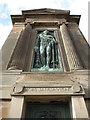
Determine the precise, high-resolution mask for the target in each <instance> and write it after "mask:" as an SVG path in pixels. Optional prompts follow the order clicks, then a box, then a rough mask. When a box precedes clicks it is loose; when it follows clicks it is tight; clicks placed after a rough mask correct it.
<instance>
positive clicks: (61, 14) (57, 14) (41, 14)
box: [11, 8, 81, 24]
mask: <svg viewBox="0 0 90 120" xmlns="http://www.w3.org/2000/svg"><path fill="white" fill-rule="evenodd" d="M48 16H49V19H50V18H53V19H54V18H59V19H60V18H62V19H66V20H67V22H75V23H77V24H79V20H80V17H81V15H70V11H69V10H56V9H48V8H43V9H34V10H23V11H22V15H11V19H12V23H13V24H14V23H15V22H25V21H26V18H32V19H34V20H35V18H36V21H37V20H38V19H39V18H48Z"/></svg>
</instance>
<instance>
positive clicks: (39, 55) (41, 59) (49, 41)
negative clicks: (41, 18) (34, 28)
mask: <svg viewBox="0 0 90 120" xmlns="http://www.w3.org/2000/svg"><path fill="white" fill-rule="evenodd" d="M34 50H35V51H34V61H33V68H37V69H40V70H42V71H43V70H45V71H49V70H50V69H58V68H59V67H60V64H59V57H58V43H57V41H56V38H55V36H54V31H53V32H51V31H49V30H44V31H42V32H39V33H38V35H37V39H36V43H35V47H34Z"/></svg>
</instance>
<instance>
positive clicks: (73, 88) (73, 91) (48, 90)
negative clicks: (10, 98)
mask: <svg viewBox="0 0 90 120" xmlns="http://www.w3.org/2000/svg"><path fill="white" fill-rule="evenodd" d="M80 94H81V95H84V94H85V92H84V89H83V87H82V86H81V85H67V86H66V85H61V86H56V87H55V86H54V87H31V86H23V85H16V86H15V87H14V89H13V93H12V95H80Z"/></svg>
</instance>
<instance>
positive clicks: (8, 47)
mask: <svg viewBox="0 0 90 120" xmlns="http://www.w3.org/2000/svg"><path fill="white" fill-rule="evenodd" d="M23 28H24V25H23V23H15V24H14V26H13V28H12V30H11V32H10V34H9V35H8V37H7V39H6V41H5V43H4V45H3V47H2V49H1V52H2V65H1V66H2V70H3V71H5V70H6V69H7V66H8V63H9V61H10V58H11V56H12V54H13V51H14V49H15V46H16V44H17V42H18V39H19V36H20V34H21V31H22V30H23ZM0 64H1V62H0Z"/></svg>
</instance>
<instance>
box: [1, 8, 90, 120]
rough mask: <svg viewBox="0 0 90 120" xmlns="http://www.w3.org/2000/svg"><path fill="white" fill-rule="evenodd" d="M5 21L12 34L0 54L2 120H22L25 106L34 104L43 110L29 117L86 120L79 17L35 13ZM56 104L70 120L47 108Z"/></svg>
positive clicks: (84, 50)
mask: <svg viewBox="0 0 90 120" xmlns="http://www.w3.org/2000/svg"><path fill="white" fill-rule="evenodd" d="M11 18H12V23H13V29H12V31H11V33H10V34H9V36H8V38H7V40H6V42H5V44H4V45H3V47H2V50H1V52H2V63H1V67H2V72H1V75H2V84H1V85H0V91H2V95H1V96H0V99H2V118H20V119H21V118H27V114H28V115H29V112H28V109H30V108H27V106H28V105H31V106H34V104H35V106H36V107H37V106H38V105H39V106H40V105H41V106H42V107H41V108H43V111H41V110H39V109H36V110H38V111H35V109H34V108H33V111H34V112H36V113H37V115H36V116H35V118H37V116H38V115H39V114H40V116H42V117H43V118H49V117H50V118H54V117H55V116H56V117H57V116H59V117H60V116H61V117H60V118H62V116H64V117H63V118H66V116H69V117H71V118H89V115H90V111H89V107H88V105H90V101H89V98H90V95H89V89H88V80H89V77H88V76H89V69H90V68H89V65H88V57H89V56H90V47H89V45H88V43H87V41H86V40H85V38H84V36H83V35H82V33H81V31H80V29H79V20H80V15H70V11H68V10H56V9H36V10H25V11H22V15H11ZM37 102H39V103H38V105H37V104H36V103H37ZM52 102H56V103H52ZM61 103H63V107H64V105H66V104H67V108H68V107H69V108H68V109H69V113H68V114H70V115H67V114H66V113H65V114H62V111H63V110H62V109H61V108H60V109H58V108H56V113H55V110H51V108H50V107H48V105H49V104H50V105H51V106H55V105H56V106H57V105H61ZM45 104H46V106H47V107H46V108H44V106H45ZM17 106H18V107H17ZM67 108H66V107H65V110H66V109H67ZM46 109H48V110H47V111H46ZM58 110H60V112H57V111H58ZM26 111H27V112H26ZM33 111H31V113H32V112H33ZM50 111H51V112H50ZM39 112H40V113H39ZM31 113H30V115H32V114H31ZM41 113H42V114H41ZM52 113H53V114H52ZM48 116H49V117H48ZM52 116H53V117H52ZM29 117H30V116H29ZM42 117H40V118H42ZM30 118H31V117H30Z"/></svg>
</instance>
